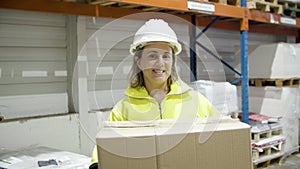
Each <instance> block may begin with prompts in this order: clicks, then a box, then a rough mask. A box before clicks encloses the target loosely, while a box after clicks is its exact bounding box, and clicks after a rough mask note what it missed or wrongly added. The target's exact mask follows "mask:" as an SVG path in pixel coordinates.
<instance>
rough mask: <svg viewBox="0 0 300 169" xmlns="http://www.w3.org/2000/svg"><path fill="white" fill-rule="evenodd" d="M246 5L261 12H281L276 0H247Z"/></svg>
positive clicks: (281, 8)
mask: <svg viewBox="0 0 300 169" xmlns="http://www.w3.org/2000/svg"><path fill="white" fill-rule="evenodd" d="M247 7H248V8H249V9H257V10H261V11H263V12H271V13H276V14H283V7H282V5H280V4H278V1H277V0H248V1H247Z"/></svg>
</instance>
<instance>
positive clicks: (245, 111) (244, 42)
mask: <svg viewBox="0 0 300 169" xmlns="http://www.w3.org/2000/svg"><path fill="white" fill-rule="evenodd" d="M241 7H246V0H242V1H241ZM240 46H241V71H242V72H241V73H242V77H241V80H242V121H243V122H245V123H249V117H248V116H249V102H248V98H249V95H248V88H249V81H248V30H241V32H240Z"/></svg>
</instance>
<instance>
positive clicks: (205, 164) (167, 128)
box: [96, 117, 252, 169]
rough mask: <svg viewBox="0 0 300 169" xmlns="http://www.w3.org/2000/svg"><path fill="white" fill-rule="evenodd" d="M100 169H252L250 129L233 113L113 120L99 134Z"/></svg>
mask: <svg viewBox="0 0 300 169" xmlns="http://www.w3.org/2000/svg"><path fill="white" fill-rule="evenodd" d="M96 140H97V145H98V156H99V164H100V168H101V169H111V168H114V169H148V168H149V169H183V168H188V169H200V168H201V169H251V168H252V159H251V140H250V127H249V125H247V124H244V123H241V122H239V121H238V120H232V119H230V118H228V117H219V118H218V119H215V118H203V119H194V120H193V121H188V120H187V121H176V120H159V121H155V122H152V123H148V124H146V123H144V124H141V123H133V122H110V123H107V125H106V127H104V128H102V130H100V131H99V133H98V135H97V139H96Z"/></svg>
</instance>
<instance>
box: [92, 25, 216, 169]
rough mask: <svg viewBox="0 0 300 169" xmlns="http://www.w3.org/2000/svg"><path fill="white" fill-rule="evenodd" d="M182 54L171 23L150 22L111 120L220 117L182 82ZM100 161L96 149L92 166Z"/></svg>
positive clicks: (138, 37) (140, 38)
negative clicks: (178, 68)
mask: <svg viewBox="0 0 300 169" xmlns="http://www.w3.org/2000/svg"><path fill="white" fill-rule="evenodd" d="M180 52H181V45H180V43H178V40H177V36H176V34H175V32H174V31H173V30H172V29H171V28H170V27H169V25H168V23H166V22H165V21H163V20H161V19H151V20H149V21H147V22H146V23H145V24H144V25H143V26H142V27H141V28H140V29H139V30H138V31H137V32H136V34H135V37H134V40H133V44H132V45H131V48H130V53H131V54H132V55H133V65H132V70H131V74H130V86H129V87H128V88H127V89H126V91H125V94H126V97H125V98H124V99H122V100H121V101H120V102H118V103H117V104H116V105H115V107H114V108H113V110H112V112H111V114H110V116H109V118H108V120H109V121H129V120H133V121H134V120H137V121H139V120H157V119H168V118H196V117H208V116H212V115H218V112H217V111H215V109H214V108H212V106H211V103H210V102H209V101H208V100H207V99H206V98H205V97H204V96H203V95H201V94H200V93H198V92H196V91H194V90H192V89H191V88H190V87H189V86H188V85H187V84H185V83H184V82H182V81H181V80H180V78H179V76H178V74H177V71H176V55H178V54H179V53H180ZM97 161H98V157H97V149H96V148H95V149H94V151H93V157H92V164H93V165H94V166H97ZM93 165H92V166H93ZM90 168H91V167H90Z"/></svg>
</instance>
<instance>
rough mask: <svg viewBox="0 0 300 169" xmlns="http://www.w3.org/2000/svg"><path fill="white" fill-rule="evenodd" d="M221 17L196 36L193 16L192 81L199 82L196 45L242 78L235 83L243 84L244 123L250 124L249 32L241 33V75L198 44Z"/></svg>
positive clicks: (243, 0)
mask: <svg viewBox="0 0 300 169" xmlns="http://www.w3.org/2000/svg"><path fill="white" fill-rule="evenodd" d="M241 7H246V0H242V1H241ZM219 19H220V17H219V16H218V17H216V18H215V19H214V20H212V21H211V22H210V23H209V24H208V25H207V26H206V27H205V28H204V29H203V30H202V31H201V32H200V33H199V34H198V35H197V36H196V28H195V25H197V24H196V16H195V15H192V18H191V22H192V26H191V32H190V68H191V78H190V79H191V81H195V80H197V59H196V45H198V46H200V47H201V48H202V49H204V50H205V51H206V52H208V53H209V54H210V55H212V56H213V57H215V58H216V59H217V60H219V61H220V62H221V63H222V64H224V65H225V66H227V67H228V68H229V69H231V70H232V71H233V72H235V73H236V74H238V75H239V76H240V78H239V79H237V80H235V81H234V82H233V83H238V82H239V81H241V82H242V122H245V123H248V124H249V117H248V116H249V103H248V97H249V96H248V88H249V81H248V30H241V31H240V46H241V54H240V57H241V73H240V72H239V71H238V70H236V69H235V68H233V67H232V66H230V65H229V64H228V63H227V62H225V61H224V60H223V59H222V58H220V57H219V56H217V55H216V54H214V53H213V52H211V51H210V50H209V49H208V48H206V47H205V46H203V45H202V44H201V43H199V42H197V39H198V38H199V37H200V36H201V35H202V34H203V33H205V32H206V31H207V30H208V29H209V28H210V27H211V26H212V25H213V24H214V23H216V22H217V21H218V20H219Z"/></svg>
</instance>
